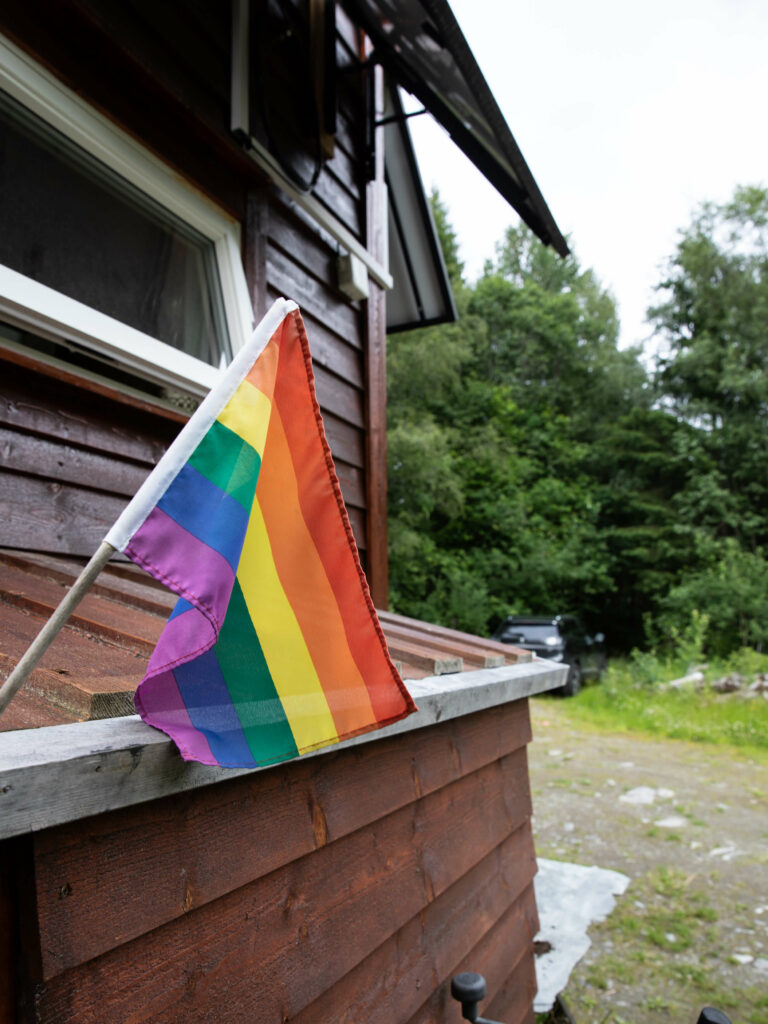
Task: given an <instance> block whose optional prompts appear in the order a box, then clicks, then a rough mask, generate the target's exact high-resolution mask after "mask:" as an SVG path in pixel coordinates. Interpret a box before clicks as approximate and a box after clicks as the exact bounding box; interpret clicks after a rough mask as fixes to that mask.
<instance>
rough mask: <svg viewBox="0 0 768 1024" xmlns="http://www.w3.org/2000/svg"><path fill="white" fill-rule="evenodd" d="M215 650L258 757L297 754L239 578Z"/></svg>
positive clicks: (258, 759)
mask: <svg viewBox="0 0 768 1024" xmlns="http://www.w3.org/2000/svg"><path fill="white" fill-rule="evenodd" d="M215 651H216V658H217V659H218V662H219V665H220V667H221V671H222V674H223V676H224V679H225V680H226V683H227V689H228V690H229V694H230V697H231V698H232V703H233V704H234V706H235V711H236V712H237V716H238V718H239V719H240V723H241V725H242V727H243V732H244V733H245V738H246V740H247V742H248V746H249V747H250V748H251V752H252V753H253V758H254V760H255V761H256V762H257V763H259V764H263V763H265V762H267V761H280V760H283V759H284V758H286V757H295V756H296V754H298V750H297V749H296V743H295V741H294V738H293V733H292V732H291V727H290V725H289V724H288V719H287V718H286V716H285V712H284V711H283V705H282V703H281V701H280V698H279V697H278V695H277V690H276V689H275V684H274V683H273V682H272V676H271V675H270V672H269V668H268V667H267V663H266V661H265V660H264V654H263V652H262V650H261V644H260V643H259V638H258V636H257V635H256V631H255V629H254V628H253V623H252V622H251V617H250V615H249V614H248V609H247V607H246V604H245V598H244V597H243V592H242V590H241V589H240V583H239V582H238V580H237V579H236V580H235V586H234V588H233V590H232V597H231V598H230V601H229V607H228V608H227V616H226V618H225V620H224V625H223V626H222V629H221V633H220V634H219V640H218V643H217V644H216V647H215Z"/></svg>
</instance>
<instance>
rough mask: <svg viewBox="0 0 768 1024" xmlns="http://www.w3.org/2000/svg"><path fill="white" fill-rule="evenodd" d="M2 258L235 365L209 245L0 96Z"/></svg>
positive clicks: (170, 340)
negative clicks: (230, 360) (232, 359)
mask: <svg viewBox="0 0 768 1024" xmlns="http://www.w3.org/2000/svg"><path fill="white" fill-rule="evenodd" d="M0 223H1V224H2V226H3V229H2V231H0V263H2V264H5V266H8V267H10V268H11V269H13V270H16V271H18V272H19V273H21V274H24V275H26V276H27V277H31V278H32V279H34V280H35V281H39V282H40V283H41V284H45V285H48V286H49V287H51V288H55V289H56V290H57V291H60V292H62V293H63V294H65V295H68V296H70V297H71V298H73V299H77V300H78V301H80V302H83V303H85V304H86V305H88V306H91V307H93V308H94V309H97V310H99V311H100V312H102V313H106V314H107V315H109V316H111V317H114V318H115V319H117V320H120V321H122V322H123V323H126V324H129V325H130V326H131V327H135V328H136V329H137V330H139V331H142V332H143V333H144V334H148V335H150V336H151V337H153V338H157V339H159V340H160V341H164V342H166V343H167V344H169V345H173V346H174V348H177V349H181V350H182V351H183V352H187V353H189V354H190V355H192V356H195V357H196V358H198V359H201V360H203V361H205V362H208V363H211V364H213V365H214V366H219V365H221V364H222V363H226V362H228V361H229V358H230V356H231V350H230V346H229V341H228V337H227V331H226V322H225V318H224V308H223V301H222V297H221V290H220V285H219V279H218V274H217V269H216V257H215V252H214V246H213V243H212V242H211V241H210V239H207V238H205V237H204V236H203V235H201V234H200V233H198V232H197V231H195V230H193V229H192V228H190V227H189V226H188V225H186V224H184V223H183V222H182V221H181V220H179V219H178V218H176V217H174V216H173V215H172V214H171V213H169V212H168V211H167V210H165V209H163V207H161V206H160V204H158V203H156V202H154V201H153V200H152V199H150V198H149V197H148V196H146V195H145V194H144V193H142V192H140V191H139V190H138V189H136V188H134V187H133V186H132V185H130V184H129V182H128V181H127V180H125V179H123V178H121V177H120V176H119V175H118V174H115V173H114V172H113V171H111V170H110V169H109V168H107V167H105V166H104V165H102V164H100V163H99V162H98V161H97V160H96V159H95V158H94V157H92V156H90V155H89V154H87V153H85V152H84V151H82V150H80V149H79V148H78V147H77V146H75V145H74V144H73V143H72V142H70V141H69V140H68V139H66V138H65V137H64V136H62V135H60V134H59V133H58V132H56V131H55V130H54V129H52V128H50V127H49V126H48V125H46V124H45V123H44V122H43V121H41V120H39V119H37V118H35V117H34V115H32V114H30V113H29V111H27V110H25V109H24V108H22V107H20V106H18V105H17V104H15V103H14V102H13V101H12V100H10V99H9V98H7V97H5V96H4V95H3V94H2V93H0Z"/></svg>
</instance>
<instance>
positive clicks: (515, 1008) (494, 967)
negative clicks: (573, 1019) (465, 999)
mask: <svg viewBox="0 0 768 1024" xmlns="http://www.w3.org/2000/svg"><path fill="white" fill-rule="evenodd" d="M537 930H538V916H537V914H536V902H535V899H534V895H533V885H532V884H530V885H529V886H528V887H527V888H526V889H525V890H524V891H523V892H522V893H521V895H520V896H519V898H518V899H517V900H516V901H515V902H514V903H513V904H512V905H511V906H510V907H508V908H507V909H506V910H505V911H504V913H503V914H502V915H501V917H500V918H499V919H498V921H496V922H495V923H494V924H493V925H492V926H491V927H490V928H488V930H487V931H486V932H485V933H484V934H483V935H482V936H481V938H480V939H479V941H478V942H477V943H476V944H475V945H474V946H473V947H472V948H471V949H469V950H468V951H467V953H466V954H465V956H464V957H463V958H462V960H461V961H460V962H459V963H458V964H457V965H456V967H455V968H454V969H451V970H450V972H449V973H448V974H447V975H445V974H444V975H443V976H442V978H441V982H442V983H441V984H438V985H436V986H435V988H434V991H433V993H432V994H431V995H430V997H429V998H428V999H427V1000H426V1001H425V1003H424V1004H423V1006H421V1007H420V1009H419V1010H418V1011H417V1012H416V1013H415V1014H414V1015H413V1016H412V1017H411V1018H410V1019H408V1022H407V1024H435V1022H438V1021H439V1022H441V1024H442V1022H445V1024H449V1022H451V1024H452V1022H454V1021H456V1020H457V1018H460V1016H461V1010H460V1008H459V1004H458V1003H457V1002H456V1000H455V999H453V998H452V997H451V992H450V977H451V976H452V975H453V974H458V973H459V972H461V971H477V972H478V973H479V974H482V975H483V977H484V978H485V980H486V983H487V986H488V996H487V998H486V999H485V1000H483V1002H482V1003H481V1006H480V1013H481V1016H484V1017H485V1016H487V1017H489V1018H490V1019H492V1020H493V1019H497V1020H503V1021H504V1024H522V1021H523V1020H524V1019H525V1017H526V1011H527V1012H528V1013H529V1012H530V1009H531V1006H532V1004H533V997H534V995H535V993H536V973H535V967H534V960H533V937H534V935H535V934H536V932H537ZM497 1012H498V1013H499V1014H500V1016H498V1017H495V1016H494V1015H495V1014H496V1013H497Z"/></svg>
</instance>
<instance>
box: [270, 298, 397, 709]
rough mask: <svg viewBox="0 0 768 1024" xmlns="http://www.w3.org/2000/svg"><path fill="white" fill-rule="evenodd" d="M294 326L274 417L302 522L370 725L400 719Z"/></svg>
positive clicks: (287, 333)
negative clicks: (356, 672)
mask: <svg viewBox="0 0 768 1024" xmlns="http://www.w3.org/2000/svg"><path fill="white" fill-rule="evenodd" d="M300 323H301V321H300V320H299V318H298V317H297V316H293V315H291V316H288V317H286V319H285V320H284V321H283V325H282V332H283V337H282V341H281V345H280V375H279V377H278V380H277V383H276V386H275V391H274V399H273V401H274V405H273V410H274V409H277V410H278V412H279V414H280V418H281V420H282V423H283V427H284V430H285V433H286V438H287V442H288V447H289V449H290V452H291V458H292V460H293V467H294V471H295V473H296V478H297V480H298V485H299V501H300V504H301V510H302V514H303V518H304V521H305V523H306V525H307V528H308V530H309V532H310V534H311V536H312V539H313V540H314V543H315V547H316V549H317V552H318V555H319V557H320V560H321V562H322V564H323V566H324V567H325V571H326V575H327V577H328V579H329V580H330V581H331V586H332V589H333V591H334V594H335V596H336V602H337V604H338V606H339V610H340V612H341V616H342V620H343V622H344V628H345V631H346V636H347V642H348V643H349V648H350V651H351V652H352V656H353V658H354V660H355V662H356V664H357V666H358V668H359V669H360V671H361V674H362V676H363V678H364V679H365V682H366V686H367V689H368V695H369V697H370V701H371V705H372V707H373V710H374V714H375V715H376V719H377V720H378V721H380V722H383V721H389V720H391V719H395V718H402V717H403V715H404V714H406V713H407V711H409V710H413V709H414V704H413V701H412V699H411V697H410V694H409V693H408V691H407V690H406V689H405V687H404V686H403V684H402V682H401V680H400V677H399V676H398V674H397V672H396V671H395V668H394V666H393V665H392V663H391V661H390V659H389V654H388V652H387V648H386V642H385V640H384V636H383V634H382V633H381V630H380V628H379V629H377V628H376V626H375V625H374V622H373V619H372V614H375V613H373V604H372V603H371V599H370V593H369V591H368V584H367V582H366V581H365V577H364V576H363V574H362V569H361V568H360V563H359V560H358V558H357V549H356V548H355V547H354V540H353V539H352V531H351V528H350V526H349V520H348V519H347V516H346V512H345V511H344V509H343V503H342V502H341V491H340V489H339V486H338V481H336V477H335V473H334V474H333V478H332V479H333V481H334V482H335V486H334V482H332V479H331V477H330V476H329V468H328V460H330V450H329V449H328V447H327V444H326V443H325V438H324V435H323V434H322V426H321V423H320V419H319V410H318V409H317V407H316V403H315V400H314V395H313V392H312V389H311V387H310V380H311V367H310V362H309V346H308V344H307V341H306V335H304V333H303V328H302V329H301V330H300V327H299V325H300ZM273 415H274V412H273Z"/></svg>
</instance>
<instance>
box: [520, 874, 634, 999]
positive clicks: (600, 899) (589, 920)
mask: <svg viewBox="0 0 768 1024" xmlns="http://www.w3.org/2000/svg"><path fill="white" fill-rule="evenodd" d="M628 885H629V878H628V877H627V876H626V875H622V874H621V873H620V872H618V871H607V870H605V869H604V868H596V867H584V865H582V864H566V863H564V862H562V861H557V860H543V859H539V872H538V874H537V875H536V879H535V881H534V887H535V890H536V903H537V905H538V908H539V921H540V925H541V931H540V932H539V934H538V935H537V936H536V939H537V941H540V942H548V943H550V944H551V946H552V948H551V949H550V950H549V951H548V952H547V953H542V954H541V956H538V957H537V958H536V980H537V982H538V986H539V991H538V994H537V995H536V999H535V1001H534V1004H533V1009H534V1011H535V1012H536V1013H546V1012H547V1011H548V1010H550V1009H551V1008H552V1006H553V1005H554V1002H555V998H556V997H557V995H558V994H559V993H560V992H562V991H563V989H564V988H565V986H566V984H567V983H568V978H569V977H570V974H571V971H572V970H573V968H574V967H575V966H576V964H577V963H578V962H579V960H581V958H582V957H583V956H584V954H585V953H586V951H587V950H588V949H589V947H590V945H591V941H590V939H589V937H588V935H587V929H588V928H589V926H590V925H591V924H594V923H595V922H597V921H604V920H605V918H606V917H607V916H608V915H609V914H610V912H611V911H612V910H613V908H614V906H615V905H616V900H615V899H614V897H615V896H621V894H622V893H623V892H624V890H625V889H626V888H627V886H628Z"/></svg>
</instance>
